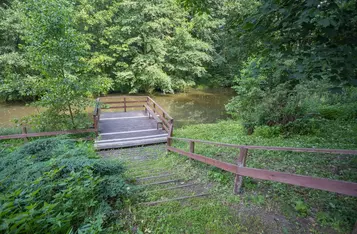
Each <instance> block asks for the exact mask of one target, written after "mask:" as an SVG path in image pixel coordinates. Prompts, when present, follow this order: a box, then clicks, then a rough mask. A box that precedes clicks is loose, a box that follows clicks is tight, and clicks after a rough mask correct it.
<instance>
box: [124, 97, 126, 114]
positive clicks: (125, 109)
mask: <svg viewBox="0 0 357 234" xmlns="http://www.w3.org/2000/svg"><path fill="white" fill-rule="evenodd" d="M124 112H126V97H124Z"/></svg>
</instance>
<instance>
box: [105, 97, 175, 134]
mask: <svg viewBox="0 0 357 234" xmlns="http://www.w3.org/2000/svg"><path fill="white" fill-rule="evenodd" d="M107 98H109V99H119V100H115V101H103V102H101V104H104V105H103V106H101V109H124V112H127V111H128V108H145V105H146V106H148V107H149V108H151V110H152V111H153V112H154V113H156V114H157V116H158V117H159V118H160V120H161V121H162V127H163V129H165V131H167V132H168V134H169V136H170V137H171V136H172V134H173V129H174V119H173V118H172V117H171V116H170V115H169V114H168V113H167V112H166V111H165V110H164V108H162V107H161V106H160V105H159V104H157V103H156V102H155V101H154V100H153V99H152V98H151V97H149V96H119V97H113V98H110V97H107ZM113 104H119V105H114V106H112V105H113ZM107 105H109V107H107Z"/></svg>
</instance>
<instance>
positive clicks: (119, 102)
mask: <svg viewBox="0 0 357 234" xmlns="http://www.w3.org/2000/svg"><path fill="white" fill-rule="evenodd" d="M142 102H146V100H142V101H126V103H142ZM102 103H103V104H121V103H124V101H118V102H102Z"/></svg>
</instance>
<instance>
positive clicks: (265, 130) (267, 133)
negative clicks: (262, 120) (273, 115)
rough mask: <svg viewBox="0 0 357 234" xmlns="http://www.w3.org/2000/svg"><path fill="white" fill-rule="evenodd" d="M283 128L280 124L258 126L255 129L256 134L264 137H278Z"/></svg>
mask: <svg viewBox="0 0 357 234" xmlns="http://www.w3.org/2000/svg"><path fill="white" fill-rule="evenodd" d="M280 130H281V128H280V127H279V126H272V127H269V126H258V127H256V128H255V129H254V135H255V136H260V137H264V138H272V137H277V136H279V134H280Z"/></svg>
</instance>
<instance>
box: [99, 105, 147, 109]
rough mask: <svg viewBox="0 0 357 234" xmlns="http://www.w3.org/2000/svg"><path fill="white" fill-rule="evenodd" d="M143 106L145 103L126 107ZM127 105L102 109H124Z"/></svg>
mask: <svg viewBox="0 0 357 234" xmlns="http://www.w3.org/2000/svg"><path fill="white" fill-rule="evenodd" d="M136 107H143V105H135V106H126V108H136ZM124 108H125V106H111V107H102V109H124Z"/></svg>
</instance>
